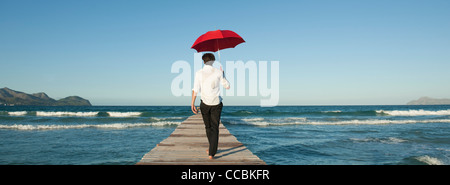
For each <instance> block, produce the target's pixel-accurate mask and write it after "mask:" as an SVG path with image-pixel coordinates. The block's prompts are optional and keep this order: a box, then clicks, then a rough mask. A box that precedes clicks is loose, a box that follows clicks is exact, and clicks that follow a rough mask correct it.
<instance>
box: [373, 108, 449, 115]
mask: <svg viewBox="0 0 450 185" xmlns="http://www.w3.org/2000/svg"><path fill="white" fill-rule="evenodd" d="M376 112H377V113H379V114H381V113H385V114H388V115H391V116H428V115H450V109H447V110H438V111H428V110H423V109H420V110H391V111H387V110H377V111H376Z"/></svg>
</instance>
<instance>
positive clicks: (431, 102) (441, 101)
mask: <svg viewBox="0 0 450 185" xmlns="http://www.w3.org/2000/svg"><path fill="white" fill-rule="evenodd" d="M407 105H450V99H435V98H430V97H421V98H419V99H418V100H413V101H410V102H408V103H407Z"/></svg>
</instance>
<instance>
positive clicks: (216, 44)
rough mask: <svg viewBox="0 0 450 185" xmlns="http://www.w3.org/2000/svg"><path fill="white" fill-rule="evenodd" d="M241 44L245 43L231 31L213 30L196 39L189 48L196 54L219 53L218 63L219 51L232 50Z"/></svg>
mask: <svg viewBox="0 0 450 185" xmlns="http://www.w3.org/2000/svg"><path fill="white" fill-rule="evenodd" d="M243 42H245V41H244V39H243V38H242V37H241V36H239V35H238V34H237V33H235V32H233V31H231V30H215V31H208V32H206V33H205V34H203V35H201V36H200V37H198V38H197V40H195V42H194V44H193V45H192V47H191V48H192V49H195V50H197V52H203V51H212V52H216V51H219V61H220V50H221V49H226V48H234V47H236V46H237V45H238V44H240V43H243Z"/></svg>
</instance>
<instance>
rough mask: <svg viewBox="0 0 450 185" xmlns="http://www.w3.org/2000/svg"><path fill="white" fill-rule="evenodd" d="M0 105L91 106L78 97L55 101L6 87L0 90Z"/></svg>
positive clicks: (41, 95) (38, 94) (45, 95)
mask: <svg viewBox="0 0 450 185" xmlns="http://www.w3.org/2000/svg"><path fill="white" fill-rule="evenodd" d="M0 105H37V106H92V105H91V103H90V102H89V100H86V99H83V98H81V97H78V96H69V97H66V98H63V99H60V100H55V99H53V98H50V97H49V96H48V95H47V94H45V93H43V92H40V93H34V94H27V93H24V92H20V91H15V90H12V89H9V88H7V87H5V88H2V89H0Z"/></svg>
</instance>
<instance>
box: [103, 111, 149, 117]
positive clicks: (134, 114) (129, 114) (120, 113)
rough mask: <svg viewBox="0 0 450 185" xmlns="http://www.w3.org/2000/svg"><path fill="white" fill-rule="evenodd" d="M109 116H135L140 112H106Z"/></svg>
mask: <svg viewBox="0 0 450 185" xmlns="http://www.w3.org/2000/svg"><path fill="white" fill-rule="evenodd" d="M108 114H109V117H137V116H140V115H141V114H142V112H108Z"/></svg>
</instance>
